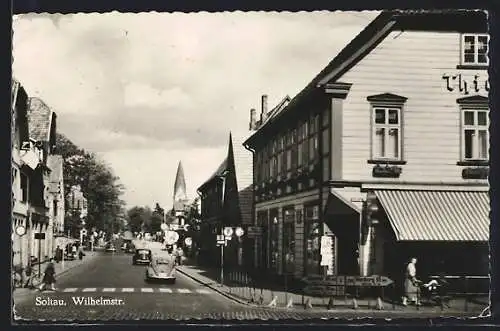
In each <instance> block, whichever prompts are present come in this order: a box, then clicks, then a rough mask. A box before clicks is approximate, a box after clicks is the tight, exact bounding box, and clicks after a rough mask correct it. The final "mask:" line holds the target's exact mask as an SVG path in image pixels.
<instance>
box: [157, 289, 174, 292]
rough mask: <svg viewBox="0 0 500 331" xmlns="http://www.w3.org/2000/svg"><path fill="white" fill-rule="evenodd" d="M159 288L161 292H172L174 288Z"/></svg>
mask: <svg viewBox="0 0 500 331" xmlns="http://www.w3.org/2000/svg"><path fill="white" fill-rule="evenodd" d="M159 290H160V292H161V293H172V290H171V289H169V288H160V289H159Z"/></svg>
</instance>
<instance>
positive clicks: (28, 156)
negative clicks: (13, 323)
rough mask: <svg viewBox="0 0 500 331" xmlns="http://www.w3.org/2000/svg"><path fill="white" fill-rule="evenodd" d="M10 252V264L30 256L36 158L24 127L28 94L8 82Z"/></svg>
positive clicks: (26, 123) (22, 262)
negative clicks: (31, 183)
mask: <svg viewBox="0 0 500 331" xmlns="http://www.w3.org/2000/svg"><path fill="white" fill-rule="evenodd" d="M11 119H12V120H11V125H12V128H11V132H12V139H11V142H12V170H11V174H12V255H13V263H14V265H21V266H26V265H27V263H28V259H29V256H30V252H29V248H30V247H29V244H28V243H29V237H28V236H27V235H26V233H24V231H25V230H26V229H27V228H28V225H29V222H28V219H29V177H30V174H31V172H32V171H33V169H34V168H36V166H37V163H38V160H37V157H36V154H35V153H34V151H33V149H32V144H31V142H30V138H29V127H28V95H27V94H26V91H25V90H24V88H23V87H22V85H21V84H20V83H19V82H18V81H16V80H13V81H12V100H11Z"/></svg>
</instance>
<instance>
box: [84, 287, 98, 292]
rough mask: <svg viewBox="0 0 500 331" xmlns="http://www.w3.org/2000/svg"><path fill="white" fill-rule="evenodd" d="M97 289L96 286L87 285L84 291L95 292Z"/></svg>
mask: <svg viewBox="0 0 500 331" xmlns="http://www.w3.org/2000/svg"><path fill="white" fill-rule="evenodd" d="M95 291H97V289H96V288H95V287H87V288H84V289H83V290H82V292H95Z"/></svg>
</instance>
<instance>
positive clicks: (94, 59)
mask: <svg viewBox="0 0 500 331" xmlns="http://www.w3.org/2000/svg"><path fill="white" fill-rule="evenodd" d="M376 15H377V13H376V12H369V13H360V12H352V13H344V12H335V13H333V12H312V13H304V12H302V13H262V12H259V13H257V12H253V13H243V12H236V13H214V14H210V13H193V14H185V13H174V14H168V13H142V14H121V13H107V14H97V13H95V14H72V15H49V14H29V15H19V16H17V17H16V19H15V20H14V22H13V29H14V36H13V47H14V49H13V52H14V63H13V73H14V75H15V76H16V78H17V79H19V80H20V81H21V82H22V84H23V85H24V87H25V88H26V90H27V92H28V93H29V94H30V95H31V96H38V97H40V98H42V99H43V100H44V101H45V102H46V103H47V104H48V105H49V106H51V107H52V108H53V109H54V110H55V111H56V112H57V114H58V130H59V131H60V132H62V133H64V134H66V135H67V136H68V137H69V138H70V139H72V140H74V141H75V143H77V144H78V145H80V146H81V147H83V148H86V149H89V150H92V151H95V152H100V153H103V154H106V155H117V154H116V153H124V154H122V155H129V156H130V153H128V152H126V151H128V150H136V151H138V152H141V153H143V152H144V151H145V150H158V149H163V150H166V151H169V150H193V151H194V150H211V149H213V148H215V149H217V148H222V147H223V146H224V145H225V144H226V143H227V134H228V132H229V130H233V131H241V130H246V129H247V128H248V118H249V110H250V108H259V107H260V105H259V102H260V96H261V95H262V94H268V95H269V102H270V107H272V106H273V104H276V103H277V102H279V101H280V100H281V98H282V97H283V96H284V95H286V94H289V95H290V96H292V97H293V96H294V95H295V94H296V93H298V92H299V91H300V90H301V89H302V88H303V87H304V86H305V85H306V84H307V83H308V82H309V81H310V80H311V79H312V78H313V77H314V76H315V75H316V74H317V73H318V72H319V71H320V70H321V69H322V68H323V67H324V66H325V65H326V64H327V63H328V62H329V61H330V60H331V59H332V58H333V57H334V56H335V55H336V53H337V52H338V51H339V50H340V49H342V47H343V46H344V45H345V44H346V43H347V42H348V41H349V40H350V39H352V37H354V36H355V35H356V34H357V33H358V32H359V31H360V30H361V29H362V28H363V27H364V26H365V25H366V24H368V23H369V21H370V20H371V19H372V18H374V17H375V16H376ZM127 153H128V154H127ZM144 153H145V152H144ZM114 160H117V161H116V162H125V161H124V159H123V158H119V157H118V156H115V158H114ZM118 160H121V161H118ZM172 162H173V161H172ZM174 163H176V162H174ZM125 164H126V162H125ZM113 165H114V166H116V167H118V168H120V167H121V165H119V164H113ZM210 171H213V169H211V170H210ZM172 176H173V175H172ZM127 180H128V179H127ZM131 180H132V179H131ZM125 184H126V183H125Z"/></svg>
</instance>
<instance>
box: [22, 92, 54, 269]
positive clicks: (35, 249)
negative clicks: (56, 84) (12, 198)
mask: <svg viewBox="0 0 500 331" xmlns="http://www.w3.org/2000/svg"><path fill="white" fill-rule="evenodd" d="M28 122H29V136H30V141H31V144H32V148H34V153H35V154H36V159H37V160H38V161H37V165H36V166H35V168H34V169H33V172H32V174H31V176H30V187H29V194H30V213H31V219H30V229H31V234H30V237H31V239H32V240H33V244H32V245H31V249H30V251H31V255H33V256H35V257H38V256H40V257H41V259H45V258H47V257H49V256H51V255H52V253H53V250H54V247H53V246H54V240H53V228H52V226H53V219H52V217H51V215H50V205H51V203H52V195H51V194H50V173H51V169H50V168H49V166H48V157H49V155H51V154H52V153H53V151H54V148H55V144H56V114H55V112H54V111H53V110H52V109H50V107H49V106H47V104H45V102H44V101H43V100H41V99H40V98H36V97H30V98H29V99H28ZM35 233H44V234H45V239H44V240H43V241H42V243H41V245H39V244H38V240H35V239H34V236H35ZM39 250H40V252H39Z"/></svg>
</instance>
